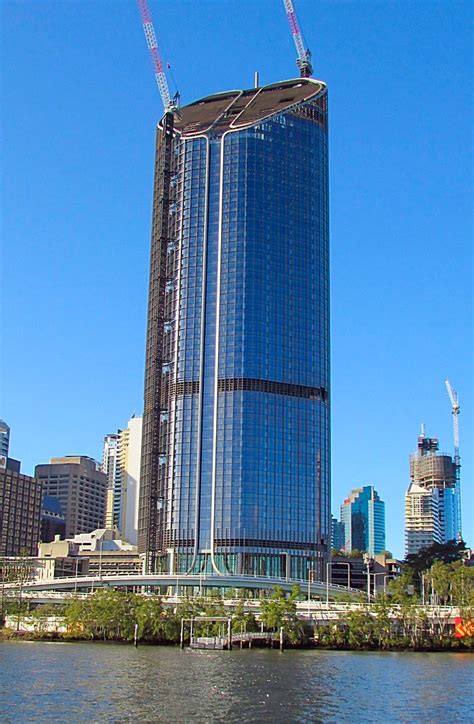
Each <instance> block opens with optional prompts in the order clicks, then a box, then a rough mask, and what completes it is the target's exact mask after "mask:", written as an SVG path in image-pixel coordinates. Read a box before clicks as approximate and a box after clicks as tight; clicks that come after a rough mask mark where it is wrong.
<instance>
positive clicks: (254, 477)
mask: <svg viewBox="0 0 474 724" xmlns="http://www.w3.org/2000/svg"><path fill="white" fill-rule="evenodd" d="M329 465H330V439H329V233H328V151H327V89H326V86H325V84H324V83H322V82H320V81H315V80H311V79H308V78H298V79H295V80H291V81H285V82H281V83H276V84H273V85H269V86H266V87H261V88H253V89H251V90H245V91H231V92H226V93H220V94H217V95H213V96H209V97H207V98H203V99H201V100H199V101H197V102H195V103H192V104H190V105H188V106H185V107H183V108H182V109H181V110H180V114H179V116H176V115H174V116H173V114H172V113H167V114H166V115H165V117H164V119H163V120H162V121H161V123H160V124H159V126H158V129H157V143H156V165H155V190H154V205H153V230H152V248H151V266H150V287H149V306H148V327H147V352H146V371H145V407H144V424H143V448H142V471H141V499H140V516H139V548H140V550H141V551H142V552H144V553H146V554H147V559H148V570H156V569H159V570H162V571H164V572H187V571H189V572H199V571H203V572H204V571H206V572H210V573H215V574H225V573H227V572H230V573H242V574H261V575H272V576H275V575H283V576H291V577H296V578H306V577H307V576H308V571H309V570H311V569H313V570H315V571H316V572H317V575H318V576H319V578H323V577H324V571H325V562H326V559H327V555H328V551H329V546H330V537H331V531H330V512H329V510H330V505H329V501H330V498H329V496H330V490H329V487H330V483H329V480H330V470H329Z"/></svg>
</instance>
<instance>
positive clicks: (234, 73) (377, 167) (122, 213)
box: [0, 0, 474, 556]
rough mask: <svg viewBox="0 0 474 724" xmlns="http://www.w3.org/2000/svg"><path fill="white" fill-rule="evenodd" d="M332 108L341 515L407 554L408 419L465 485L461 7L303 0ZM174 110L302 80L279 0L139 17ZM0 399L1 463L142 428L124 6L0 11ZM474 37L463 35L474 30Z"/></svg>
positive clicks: (138, 206) (159, 6) (141, 292)
mask: <svg viewBox="0 0 474 724" xmlns="http://www.w3.org/2000/svg"><path fill="white" fill-rule="evenodd" d="M296 2H297V11H298V14H299V18H300V22H301V25H302V27H303V32H304V35H305V39H306V42H307V44H308V45H309V46H310V47H311V49H312V51H313V59H314V67H315V77H317V78H321V79H323V80H325V81H326V82H327V83H328V85H329V93H330V96H329V97H330V159H331V179H330V180H331V248H332V260H331V266H332V272H331V279H332V371H333V378H332V401H333V416H332V430H333V453H332V460H333V511H334V512H337V511H338V509H339V505H340V503H341V502H342V498H343V497H344V496H345V495H346V494H347V493H348V491H349V490H350V489H351V488H352V487H354V486H357V485H361V484H374V485H375V486H376V488H377V490H378V491H379V493H380V495H381V496H382V498H383V499H384V500H385V501H386V516H387V546H388V547H389V548H391V549H392V550H393V552H394V553H395V554H398V555H400V556H401V555H403V499H404V493H405V490H406V487H407V484H408V455H409V453H410V452H411V451H412V450H413V449H414V448H415V446H416V439H417V435H418V432H419V428H420V423H421V422H424V423H425V424H426V428H427V434H431V435H437V436H439V438H440V443H441V449H442V450H446V451H448V452H451V451H452V421H451V414H450V405H449V400H448V397H447V394H446V391H445V388H444V382H443V380H444V378H445V377H446V376H448V377H449V378H450V380H451V382H452V384H453V385H454V387H455V388H456V389H457V390H458V393H459V398H460V402H461V417H460V425H461V455H462V462H463V470H462V480H463V486H464V490H463V505H464V531H465V537H466V539H467V541H468V543H470V544H471V545H474V529H473V522H472V510H473V502H474V495H473V470H472V437H473V436H472V403H473V399H472V381H473V380H472V370H473V355H472V351H473V345H472V281H473V277H472V263H471V262H472V260H471V244H472V200H471V198H470V195H469V194H470V191H471V188H470V187H471V183H472V171H471V169H472V135H471V127H472V121H473V118H472V96H471V95H470V88H471V72H472V46H471V34H470V33H471V28H472V7H473V6H472V4H471V3H470V2H457V1H456V0H449V1H448V0H445V1H444V2H430V1H428V0H427V1H423V2H421V1H420V0H414V1H413V0H410V1H408V0H399V1H398V2H390V1H388V2H385V1H381V0H377V1H373V2H368V1H365V0H352V1H344V2H343V1H338V0H317V1H316V0H296ZM150 5H151V8H152V12H153V15H154V21H155V27H156V31H157V35H158V37H159V41H160V45H161V46H162V50H163V56H164V58H165V61H169V62H171V63H172V66H173V73H174V76H175V78H176V80H177V83H178V86H179V89H180V91H181V94H182V100H183V103H186V102H190V101H192V100H194V99H196V98H198V97H199V96H202V95H205V94H209V93H212V92H215V91H221V90H226V89H230V88H243V87H250V86H251V85H252V84H253V74H254V71H255V70H259V71H260V78H261V82H263V83H270V82H275V81H278V80H281V79H286V78H290V77H294V76H295V75H297V71H296V68H295V49H294V46H293V43H292V39H291V35H290V32H289V29H288V27H287V22H286V18H285V15H284V10H283V3H282V2H281V0H271V1H270V0H265V1H264V0H260V1H258V0H252V1H250V0H247V1H245V0H227V1H226V0H220V1H218V0H214V1H211V0H200V1H199V2H197V1H195V0H192V1H191V0H188V1H186V2H185V1H184V0H173V2H162V1H159V0H150ZM1 14H2V45H3V50H2V90H1V96H2V97H1V105H2V143H1V145H2V169H3V171H2V177H3V184H2V185H3V192H2V201H3V204H2V206H3V218H2V236H3V243H2V245H3V255H2V287H3V300H2V301H3V317H2V361H3V367H2V382H3V387H2V397H1V405H0V417H3V418H5V419H6V420H7V421H8V423H9V424H10V426H11V428H12V433H11V438H12V442H11V455H12V456H14V457H17V458H20V459H21V460H22V461H23V469H24V471H25V472H29V473H31V472H32V471H33V468H34V465H35V464H37V463H42V462H47V461H48V460H49V458H50V457H52V456H55V455H63V454H78V453H82V454H86V455H91V456H95V457H99V456H100V454H101V440H102V438H103V436H104V434H106V433H108V432H111V431H114V430H115V429H116V428H118V427H121V426H124V425H125V424H126V421H127V419H128V417H129V416H130V415H131V414H132V413H133V412H136V413H140V412H141V411H142V396H143V358H144V345H145V319H146V296H147V282H148V279H147V277H148V253H149V235H150V213H151V199H152V175H153V154H154V133H155V131H154V127H155V123H156V121H157V120H158V118H159V116H160V113H161V102H160V98H159V95H158V91H157V88H156V87H155V85H154V78H153V73H152V68H151V64H150V61H149V58H148V54H147V50H146V46H145V40H144V37H143V33H142V29H141V25H140V21H139V16H138V11H137V9H136V6H135V3H134V1H133V0H115V1H112V0H101V1H97V0H96V1H92V0H80V1H79V0H64V1H63V2H59V1H58V2H51V1H49V0H33V1H31V0H16V1H15V2H12V1H11V0H3V2H2V3H1ZM470 26H471V27H470Z"/></svg>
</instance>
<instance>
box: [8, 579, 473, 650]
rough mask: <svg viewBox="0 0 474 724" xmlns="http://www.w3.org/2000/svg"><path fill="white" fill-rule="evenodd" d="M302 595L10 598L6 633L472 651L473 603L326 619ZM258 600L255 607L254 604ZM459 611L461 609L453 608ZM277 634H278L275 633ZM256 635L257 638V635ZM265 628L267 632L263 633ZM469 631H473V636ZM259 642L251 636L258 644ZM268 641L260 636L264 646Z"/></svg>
mask: <svg viewBox="0 0 474 724" xmlns="http://www.w3.org/2000/svg"><path fill="white" fill-rule="evenodd" d="M300 596H301V593H300V591H299V590H298V589H295V591H294V594H292V595H291V596H289V597H286V596H285V595H284V594H283V592H282V591H281V590H278V589H275V590H274V592H273V593H272V594H271V595H270V596H269V597H267V598H261V599H259V600H258V601H256V600H255V599H253V600H251V601H250V600H249V601H247V600H246V599H243V598H242V599H234V600H229V599H224V598H222V597H221V596H220V595H218V594H216V595H211V596H208V597H194V598H182V599H181V600H180V601H179V602H178V603H177V604H176V603H174V604H173V605H171V606H170V605H169V604H167V602H166V601H165V600H163V599H162V598H161V597H160V596H149V595H148V596H146V595H142V594H136V593H128V592H125V591H116V590H100V591H97V592H96V593H94V594H93V595H91V596H88V597H81V598H77V597H71V598H69V599H67V600H65V601H63V602H61V603H58V604H54V605H53V604H47V605H39V606H37V607H36V608H35V609H33V610H31V611H26V610H25V604H23V607H22V608H21V609H20V608H18V606H17V607H16V610H14V609H15V607H14V605H13V604H12V603H11V604H9V607H8V611H7V613H6V616H5V627H6V628H7V629H8V633H5V634H2V636H3V637H4V638H9V637H10V636H12V633H11V632H12V631H13V632H14V633H13V635H14V636H15V635H17V632H18V635H20V636H21V637H23V638H24V637H26V636H27V637H29V638H30V639H31V640H51V639H55V640H56V639H57V640H65V641H79V640H83V641H116V642H124V643H127V642H132V641H137V642H138V643H140V644H141V643H146V644H162V645H172V644H180V643H183V644H185V645H187V643H188V642H189V639H190V636H191V635H193V636H194V640H196V639H199V638H200V639H205V640H207V639H210V640H212V639H213V638H215V639H216V640H219V641H222V640H223V639H226V640H227V639H229V638H232V637H234V639H236V643H237V644H238V645H239V640H240V646H246V644H245V640H247V645H250V644H249V643H248V639H249V638H254V639H255V640H256V641H255V643H256V645H258V643H257V639H258V638H259V637H262V638H265V639H266V644H267V645H269V646H270V645H274V639H275V636H276V637H278V639H279V638H280V635H281V636H282V645H283V646H284V648H299V649H304V648H315V649H322V650H334V651H409V650H411V651H460V650H462V651H471V650H473V648H474V635H473V633H474V629H473V626H472V623H471V621H472V618H473V613H472V610H471V609H460V608H457V609H452V608H449V607H444V608H443V609H441V608H436V607H435V608H432V609H429V610H428V609H427V608H426V607H423V606H421V605H419V604H417V603H416V602H413V603H409V604H406V605H405V604H404V605H400V604H395V603H393V601H391V600H390V599H389V598H388V597H383V598H381V599H377V600H376V602H374V603H371V604H359V605H358V607H356V608H354V607H353V606H351V605H348V606H347V607H346V608H345V609H343V608H341V609H340V610H338V611H329V610H327V611H326V612H325V613H324V614H323V615H324V617H323V618H318V619H315V618H311V617H308V613H307V612H305V613H304V614H303V612H302V611H301V609H298V606H297V601H298V600H299V598H298V597H300ZM255 604H257V606H255ZM453 611H456V612H455V613H453ZM272 632H274V634H275V636H272V635H271V634H272ZM253 633H254V634H255V636H253V637H252V636H251V634H253ZM264 634H267V635H266V636H264ZM469 634H470V635H469ZM252 644H253V642H252ZM262 644H263V641H261V642H260V645H262Z"/></svg>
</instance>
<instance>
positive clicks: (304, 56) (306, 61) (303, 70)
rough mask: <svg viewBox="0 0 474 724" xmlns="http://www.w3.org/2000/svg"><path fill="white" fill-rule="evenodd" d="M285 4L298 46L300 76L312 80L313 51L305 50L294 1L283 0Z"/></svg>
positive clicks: (297, 63) (297, 62)
mask: <svg viewBox="0 0 474 724" xmlns="http://www.w3.org/2000/svg"><path fill="white" fill-rule="evenodd" d="M283 4H284V6H285V10H286V16H287V18H288V22H289V24H290V28H291V33H292V35H293V40H294V42H295V45H296V52H297V53H298V58H297V60H296V65H297V66H298V68H299V69H300V76H301V77H302V78H310V77H311V75H312V74H313V66H312V64H311V51H310V50H309V48H305V44H304V41H303V36H302V34H301V29H300V25H299V23H298V18H297V17H296V13H295V8H294V7H293V0H283Z"/></svg>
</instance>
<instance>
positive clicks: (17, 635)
mask: <svg viewBox="0 0 474 724" xmlns="http://www.w3.org/2000/svg"><path fill="white" fill-rule="evenodd" d="M2 641H11V642H21V641H25V642H38V643H41V642H42V643H44V642H63V643H92V644H112V643H113V644H121V645H124V646H130V645H133V641H130V640H129V639H123V638H122V639H117V638H113V639H112V638H107V639H99V638H94V639H91V638H86V637H84V636H74V635H71V634H68V633H62V632H58V631H25V630H20V631H16V630H14V629H10V628H0V643H1V642H2ZM188 643H189V642H186V645H187V644H188ZM137 645H139V646H165V647H166V646H167V647H170V646H171V647H175V648H179V643H178V642H176V641H165V640H161V641H149V640H141V641H139V642H137ZM238 648H240V646H239V644H238V642H237V643H234V645H233V649H234V650H235V649H238ZM252 648H275V650H276V649H277V648H278V646H277V645H275V646H274V647H269V646H265V645H264V644H259V643H254V644H253V647H252ZM284 648H285V649H290V650H299V651H305V650H319V651H341V652H343V651H348V652H349V651H353V652H356V651H359V652H374V653H375V652H378V653H380V652H381V651H387V652H392V653H394V652H398V653H400V652H410V651H411V652H419V653H420V652H421V653H422V652H425V653H455V652H462V653H471V654H474V642H467V641H463V640H458V639H455V640H452V639H450V638H446V639H444V640H442V641H438V642H432V643H431V644H430V643H428V642H424V643H420V644H418V645H417V646H407V645H405V644H403V643H402V642H400V643H395V642H394V643H392V644H391V645H386V646H384V647H383V648H382V647H380V646H377V645H369V644H366V645H359V646H354V645H352V646H351V645H349V644H344V643H340V644H333V645H331V644H329V643H319V642H318V641H317V640H310V641H307V642H305V643H289V642H288V641H287V642H286V643H285V647H284Z"/></svg>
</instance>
